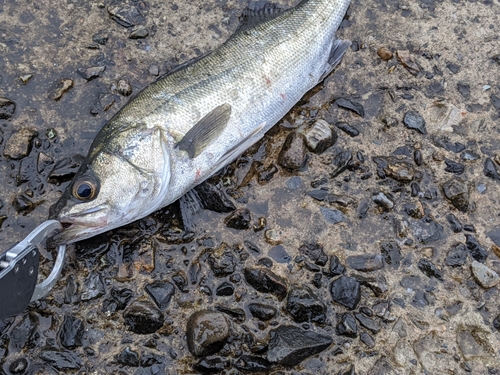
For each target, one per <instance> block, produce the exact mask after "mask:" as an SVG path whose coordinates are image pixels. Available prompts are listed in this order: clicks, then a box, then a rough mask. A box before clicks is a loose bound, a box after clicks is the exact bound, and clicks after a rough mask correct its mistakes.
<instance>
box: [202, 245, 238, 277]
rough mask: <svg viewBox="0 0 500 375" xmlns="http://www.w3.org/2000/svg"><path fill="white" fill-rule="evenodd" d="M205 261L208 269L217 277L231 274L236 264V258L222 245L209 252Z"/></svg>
mask: <svg viewBox="0 0 500 375" xmlns="http://www.w3.org/2000/svg"><path fill="white" fill-rule="evenodd" d="M207 261H208V265H209V266H210V269H211V270H212V272H213V273H214V275H215V276H217V277H224V276H228V275H230V274H232V273H233V272H234V270H235V267H236V263H237V259H236V256H235V255H234V253H233V252H232V251H231V250H230V249H228V247H227V245H226V244H224V243H223V244H221V246H219V247H218V248H217V249H215V250H213V251H211V252H210V254H209V255H208V258H207Z"/></svg>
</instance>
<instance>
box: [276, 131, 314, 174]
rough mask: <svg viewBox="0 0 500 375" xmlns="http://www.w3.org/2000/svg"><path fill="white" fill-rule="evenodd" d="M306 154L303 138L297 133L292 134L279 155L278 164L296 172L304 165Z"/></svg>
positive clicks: (287, 138)
mask: <svg viewBox="0 0 500 375" xmlns="http://www.w3.org/2000/svg"><path fill="white" fill-rule="evenodd" d="M306 153H307V149H306V146H305V144H304V138H303V136H302V135H301V134H298V133H296V132H293V133H290V134H288V136H287V137H286V140H285V143H284V144H283V147H282V149H281V151H280V153H279V155H278V163H279V165H281V166H282V167H283V168H286V169H289V170H291V171H295V170H297V169H300V168H302V166H303V165H304V163H305V161H306Z"/></svg>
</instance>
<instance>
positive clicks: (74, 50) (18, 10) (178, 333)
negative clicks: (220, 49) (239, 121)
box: [0, 0, 500, 374]
mask: <svg viewBox="0 0 500 375" xmlns="http://www.w3.org/2000/svg"><path fill="white" fill-rule="evenodd" d="M245 6H246V3H244V2H230V1H216V2H214V3H212V2H199V1H192V2H190V3H189V4H183V3H173V2H153V1H150V2H141V1H129V2H127V1H124V2H102V3H101V2H87V3H84V4H80V3H78V2H74V1H67V2H64V3H58V4H57V5H54V4H49V3H47V2H25V1H21V2H14V1H6V0H0V131H1V133H0V136H1V137H0V139H2V142H1V144H0V153H1V156H0V178H1V181H2V187H3V190H2V194H1V196H0V199H1V202H2V203H1V204H0V206H1V207H0V216H1V217H2V219H1V220H2V226H1V232H0V238H1V239H2V247H3V248H7V247H8V246H9V245H11V244H12V243H14V242H15V241H16V240H20V239H21V238H23V236H25V235H26V234H28V233H29V232H30V231H31V230H32V229H33V228H34V227H35V226H36V225H38V224H39V223H41V222H42V221H43V220H45V219H46V217H47V215H48V210H49V207H50V205H51V204H53V203H54V202H55V201H56V200H57V198H58V197H59V195H60V194H61V192H62V190H63V189H64V187H65V186H66V185H67V184H68V182H69V180H70V179H71V177H72V174H73V173H74V172H75V171H76V169H77V167H78V165H79V164H80V162H81V156H84V155H85V154H86V152H87V150H88V147H89V146H90V143H91V142H92V140H93V138H94V136H95V134H96V132H97V130H98V129H99V128H100V127H101V126H102V125H103V124H104V123H105V122H106V120H108V119H109V118H110V117H111V116H112V115H113V114H114V113H115V112H116V111H117V110H118V109H119V108H121V107H122V106H123V105H124V104H125V103H126V102H127V101H128V98H129V96H130V94H131V92H130V91H132V95H133V94H134V93H137V92H138V91H139V90H140V89H141V88H143V87H145V86H146V85H147V84H148V83H151V82H153V81H154V80H155V79H157V77H158V76H161V75H162V74H165V73H166V72H168V71H169V70H170V69H171V68H172V67H175V66H177V65H178V64H180V63H182V62H184V61H187V60H189V59H191V58H194V57H197V56H200V55H202V54H204V53H206V52H208V51H210V50H213V49H214V48H216V47H217V46H218V45H220V44H221V43H222V42H223V41H225V40H226V39H227V38H228V37H229V36H230V35H231V34H232V32H234V30H235V29H236V27H237V25H238V16H239V14H240V13H241V11H242V9H243V8H244V7H245ZM498 25H500V2H499V1H498V0H497V1H460V0H453V1H443V2H438V1H432V0H424V1H417V2H394V1H370V2H360V1H353V2H352V4H351V7H350V9H349V11H348V15H347V17H346V20H345V21H344V22H343V25H342V27H341V29H340V31H339V37H341V38H345V39H349V40H351V41H352V42H353V44H352V47H351V49H350V50H349V51H348V52H347V54H346V56H345V58H344V60H343V62H342V64H341V65H340V67H339V68H338V69H337V70H336V71H335V72H334V73H333V74H331V75H330V76H329V77H327V79H326V80H325V82H324V84H323V85H320V86H318V87H317V88H316V89H314V90H313V91H312V92H311V93H309V94H308V95H306V97H305V98H304V99H303V100H302V101H301V102H300V103H299V104H298V105H297V106H296V107H295V108H294V109H293V110H292V111H291V112H290V114H289V115H287V116H286V117H285V118H284V119H283V120H282V121H281V122H280V123H279V124H278V125H277V126H275V127H274V128H273V129H272V130H271V131H270V132H269V133H268V134H267V135H266V136H265V138H264V139H263V140H262V141H261V142H259V143H258V144H257V145H255V146H254V147H252V148H251V149H250V150H248V151H247V152H246V153H245V154H244V155H243V156H241V157H240V158H239V159H238V160H237V161H235V162H234V163H232V164H231V165H230V166H228V167H227V168H225V169H224V170H223V171H222V172H221V173H220V174H218V175H216V176H215V177H213V178H212V179H210V181H208V182H207V183H205V184H203V185H202V186H201V187H199V188H198V189H197V193H198V195H199V196H200V197H201V199H202V203H203V206H204V207H205V208H208V209H206V210H203V211H202V212H200V213H198V214H196V215H194V217H191V218H189V220H188V218H183V217H182V216H181V213H180V210H179V205H178V204H174V205H172V206H170V207H168V208H166V209H163V210H161V211H159V212H156V213H154V214H152V215H150V216H149V217H147V218H144V219H142V220H140V221H138V222H136V223H133V224H131V225H129V226H127V227H126V228H120V229H117V230H115V231H112V232H110V233H106V234H103V235H100V236H98V237H96V238H93V239H90V240H87V241H84V242H82V243H79V244H77V245H76V246H72V247H71V248H70V249H69V254H68V258H67V261H66V266H65V269H64V271H63V276H62V278H61V281H60V282H59V283H58V284H57V285H56V287H55V289H54V290H53V292H52V293H51V294H50V295H49V296H48V297H46V298H45V299H43V300H40V301H38V302H36V303H34V304H32V305H31V306H30V308H29V309H28V311H27V312H26V313H25V314H23V315H21V316H18V317H16V318H11V319H6V320H4V321H2V322H0V332H1V335H0V365H1V367H0V373H5V374H57V373H61V374H66V373H81V374H90V373H92V374H108V373H115V374H120V373H123V374H193V373H227V374H238V373H248V372H252V373H259V372H261V373H274V374H312V373H318V374H337V373H339V374H354V373H356V374H436V373H443V374H464V373H472V374H497V373H500V361H499V360H498V355H499V354H500V353H499V352H498V347H499V344H500V343H499V340H500V333H499V329H500V311H499V309H498V303H497V301H498V298H499V292H498V287H497V284H498V282H499V277H498V272H500V258H499V256H500V217H499V213H498V209H496V207H497V206H498V203H499V197H500V131H499V129H500V86H499V82H498V77H499V74H500V48H499V40H498V38H499V36H498V35H499V31H498V28H499V26H498ZM323 120H324V121H323ZM325 121H326V123H325ZM319 138H321V142H319V143H318V144H316V143H315V140H318V139H319ZM332 143H334V144H333V146H331V144H332ZM42 255H43V263H42V271H43V272H45V273H46V272H47V271H49V270H50V267H51V265H52V264H53V257H54V254H53V253H52V252H51V251H50V250H46V251H44V252H43V253H42Z"/></svg>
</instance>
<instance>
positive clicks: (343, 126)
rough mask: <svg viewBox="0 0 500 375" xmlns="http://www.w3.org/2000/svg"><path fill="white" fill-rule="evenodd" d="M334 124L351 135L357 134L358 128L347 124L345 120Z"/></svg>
mask: <svg viewBox="0 0 500 375" xmlns="http://www.w3.org/2000/svg"><path fill="white" fill-rule="evenodd" d="M335 126H336V127H337V128H339V129H340V130H342V131H343V132H344V133H346V134H347V135H349V136H351V137H356V136H358V135H359V130H358V129H356V128H355V127H353V126H351V125H349V124H348V123H347V122H337V123H336V124H335Z"/></svg>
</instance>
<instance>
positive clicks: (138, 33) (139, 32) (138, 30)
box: [128, 25, 149, 39]
mask: <svg viewBox="0 0 500 375" xmlns="http://www.w3.org/2000/svg"><path fill="white" fill-rule="evenodd" d="M148 35H149V32H148V30H147V29H146V28H145V27H144V26H142V25H137V26H134V27H133V28H132V31H131V32H130V34H129V35H128V37H129V39H144V38H145V37H147V36H148Z"/></svg>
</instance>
